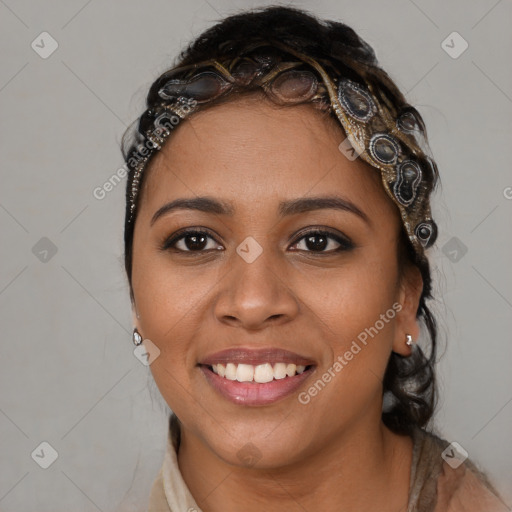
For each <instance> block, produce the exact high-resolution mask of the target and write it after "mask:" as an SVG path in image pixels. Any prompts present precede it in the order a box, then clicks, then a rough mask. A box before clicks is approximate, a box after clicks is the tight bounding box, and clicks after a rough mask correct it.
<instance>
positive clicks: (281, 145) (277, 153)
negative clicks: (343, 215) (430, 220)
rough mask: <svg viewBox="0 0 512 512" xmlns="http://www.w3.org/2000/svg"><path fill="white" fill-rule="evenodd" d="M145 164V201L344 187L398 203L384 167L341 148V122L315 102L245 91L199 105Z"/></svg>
mask: <svg viewBox="0 0 512 512" xmlns="http://www.w3.org/2000/svg"><path fill="white" fill-rule="evenodd" d="M175 130H176V131H175V133H173V134H171V136H170V138H169V139H168V141H167V143H166V144H165V145H164V147H163V148H162V150H161V151H160V152H159V153H158V154H157V155H155V157H154V159H153V161H152V162H151V165H150V166H149V167H148V169H146V171H145V172H147V176H146V177H145V181H144V190H143V192H142V194H141V196H142V197H141V200H142V203H143V204H142V207H144V205H150V206H151V207H152V208H154V207H158V205H161V203H163V202H165V201H169V200H172V199H174V198H176V197H184V196H185V197H194V196H195V195H206V194H208V195H217V196H219V197H222V198H228V199H229V200H230V201H232V202H233V203H237V202H239V203H241V204H242V205H243V204H246V203H248V202H250V203H252V204H254V202H255V201H257V202H259V203H261V202H266V201H271V200H272V199H273V198H274V199H275V198H294V197H302V196H306V195H319V194H325V193H329V194H335V193H339V194H342V195H344V196H345V197H348V198H350V199H352V200H354V201H359V203H360V204H368V205H369V206H368V207H369V208H370V209H374V210H375V211H376V214H378V215H381V214H382V213H383V211H382V210H383V209H384V210H386V209H387V211H388V212H389V213H391V214H393V212H394V210H395V207H394V205H393V204H392V203H391V201H390V200H389V198H388V197H387V196H386V193H385V191H384V189H383V187H382V184H381V178H380V173H379V171H378V170H377V169H374V168H372V167H371V166H369V165H368V164H367V163H366V162H364V161H362V160H361V159H356V160H354V161H350V160H348V159H347V158H346V157H345V156H344V154H343V153H342V152H340V150H339V149H338V146H339V144H340V143H341V142H342V141H343V140H344V139H345V134H344V131H343V129H342V128H341V126H340V125H339V124H338V122H337V121H336V120H334V119H332V118H330V117H328V115H327V114H325V113H322V112H320V111H319V110H316V109H315V108H314V107H313V106H312V105H310V104H304V105H296V106H293V107H289V106H286V107H279V106H276V105H272V104H270V103H268V102H266V101H261V100H258V99H255V98H250V97H249V98H241V99H238V100H236V101H232V102H229V103H225V104H221V105H217V106H214V107H211V108H208V109H206V110H204V111H199V112H197V113H196V114H194V115H193V116H191V117H190V118H189V119H187V120H185V121H182V123H181V124H180V125H179V126H178V128H176V129H175Z"/></svg>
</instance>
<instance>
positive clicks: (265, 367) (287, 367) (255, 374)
mask: <svg viewBox="0 0 512 512" xmlns="http://www.w3.org/2000/svg"><path fill="white" fill-rule="evenodd" d="M211 368H212V371H213V373H216V374H217V375H219V377H224V378H225V379H228V380H237V381H238V382H257V383H259V384H263V383H265V382H271V381H272V380H273V379H276V380H280V379H284V378H285V377H293V376H295V375H297V374H301V373H303V372H304V370H305V369H306V367H305V366H304V365H301V364H300V365H295V364H293V363H290V364H287V363H274V366H272V364H270V363H263V364H258V365H252V364H234V363H227V364H226V365H223V364H220V363H219V364H214V365H212V367H211Z"/></svg>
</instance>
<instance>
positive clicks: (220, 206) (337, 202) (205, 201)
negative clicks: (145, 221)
mask: <svg viewBox="0 0 512 512" xmlns="http://www.w3.org/2000/svg"><path fill="white" fill-rule="evenodd" d="M322 209H332V210H341V211H345V212H351V213H353V214H355V215H357V216H358V217H360V218H361V219H362V220H364V221H365V222H366V223H367V224H369V225H371V224H372V223H371V221H370V219H369V218H368V215H366V213H364V212H363V211H362V210H361V209H360V208H358V207H357V206H356V205H355V204H354V203H352V202H351V201H349V200H348V199H344V198H342V197H339V196H318V197H303V198H299V199H291V200H288V201H282V202H280V203H279V209H278V212H279V216H280V217H286V216H290V215H297V214H299V213H305V212H310V211H314V210H322ZM176 210H197V211H201V212H205V213H214V214H217V215H228V216H233V214H234V212H235V210H234V208H233V207H232V206H231V205H230V204H229V203H227V202H225V201H221V200H218V199H215V198H213V197H209V196H200V197H191V198H179V199H175V200H173V201H171V202H169V203H166V204H164V205H163V206H162V207H160V208H159V209H158V210H157V211H156V212H155V214H154V215H153V217H152V218H151V222H150V225H151V226H152V225H153V224H154V223H155V222H156V221H157V220H158V219H159V218H160V217H162V216H163V215H165V214H167V213H169V212H172V211H176Z"/></svg>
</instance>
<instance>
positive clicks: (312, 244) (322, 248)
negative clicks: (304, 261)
mask: <svg viewBox="0 0 512 512" xmlns="http://www.w3.org/2000/svg"><path fill="white" fill-rule="evenodd" d="M302 241H304V242H303V243H302ZM301 243H302V247H298V249H294V250H299V251H306V252H319V253H334V252H339V251H346V250H349V249H352V248H353V247H354V245H353V244H352V243H351V242H350V241H349V240H348V239H345V238H344V237H341V236H339V235H337V234H334V233H331V232H329V231H322V230H318V229H317V230H311V231H308V232H307V233H305V234H304V233H302V236H301V237H300V238H299V239H298V242H295V244H294V245H295V246H298V245H300V244H301ZM326 249H327V250H326Z"/></svg>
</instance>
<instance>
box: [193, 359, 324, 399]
mask: <svg viewBox="0 0 512 512" xmlns="http://www.w3.org/2000/svg"><path fill="white" fill-rule="evenodd" d="M199 369H200V370H201V372H202V373H203V375H204V376H205V378H206V381H207V382H208V384H209V385H210V386H211V387H212V388H213V389H214V390H215V391H216V392H217V393H219V395H220V396H222V397H223V398H225V399H227V400H228V401H230V402H232V403H234V404H237V405H244V406H265V405H267V406H268V405H271V404H274V403H275V402H278V401H280V400H283V399H284V398H286V397H289V396H290V395H292V394H293V393H295V392H297V391H298V389H299V388H300V387H301V386H302V385H303V383H304V381H306V380H307V379H308V378H309V377H310V376H311V375H312V374H313V372H314V369H315V365H312V364H310V365H296V364H294V363H284V362H277V363H273V364H271V363H261V364H257V365H251V364H245V363H216V364H211V365H210V364H200V365H199Z"/></svg>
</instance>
